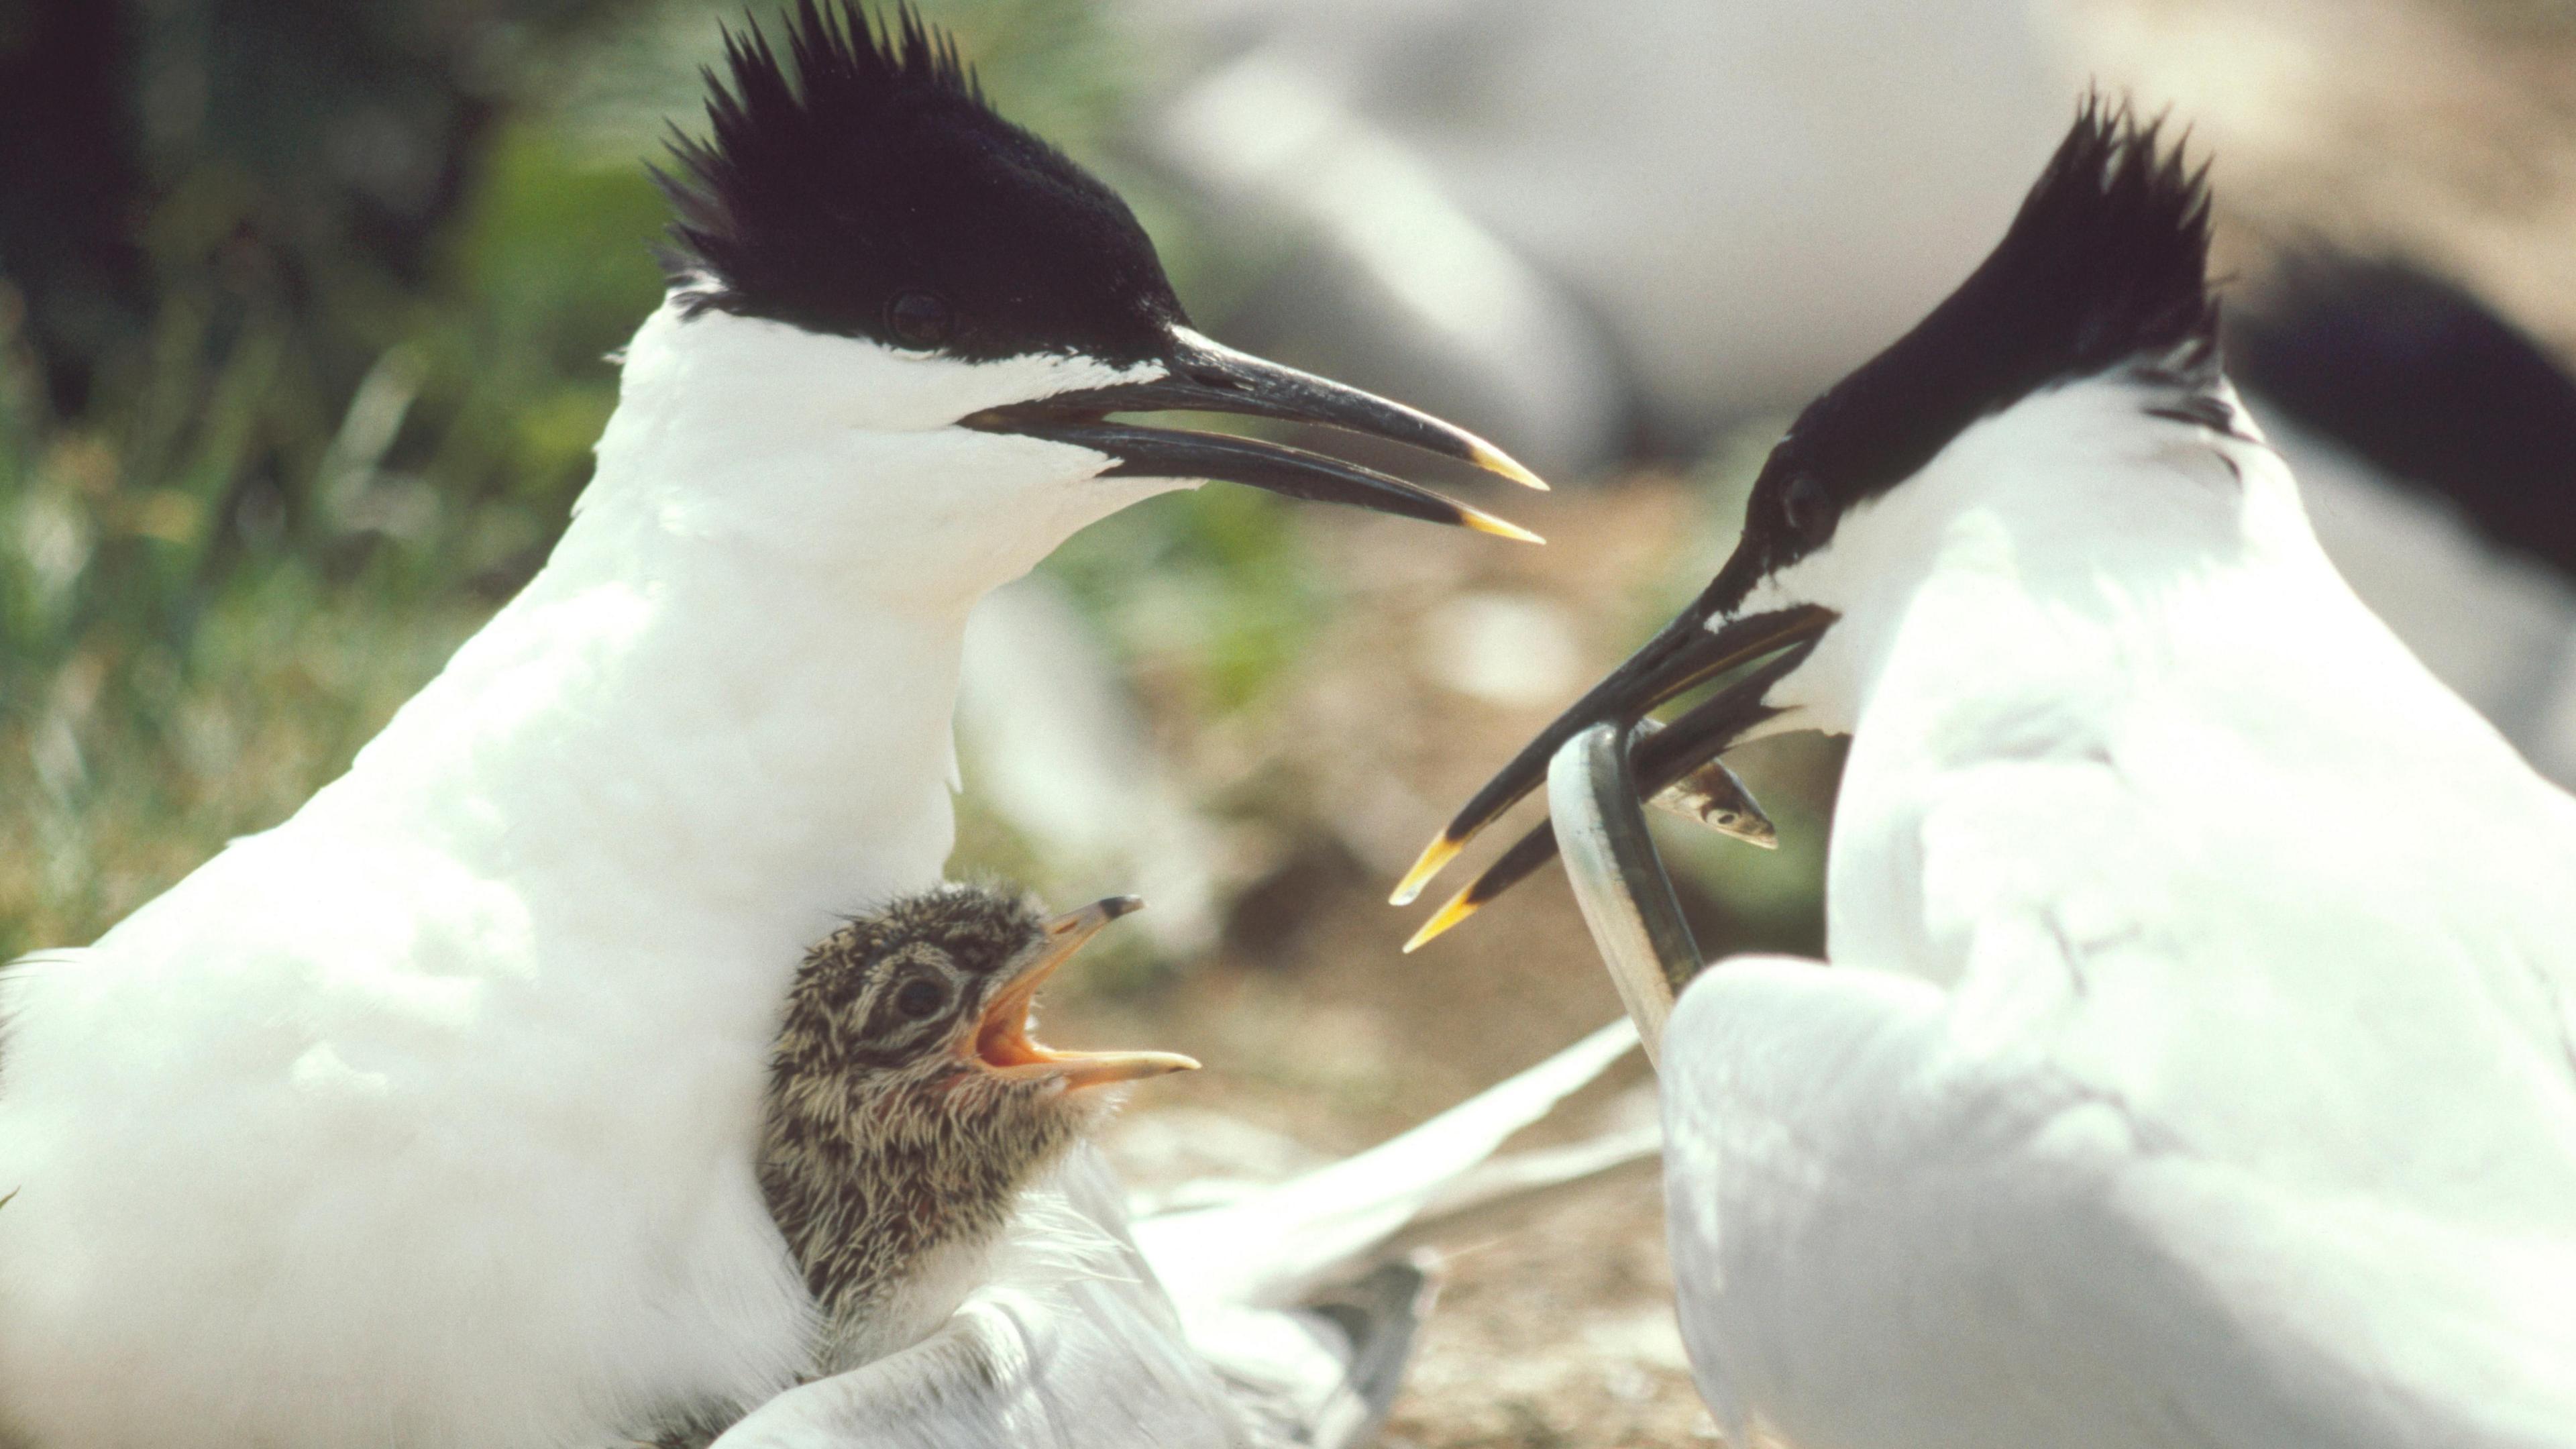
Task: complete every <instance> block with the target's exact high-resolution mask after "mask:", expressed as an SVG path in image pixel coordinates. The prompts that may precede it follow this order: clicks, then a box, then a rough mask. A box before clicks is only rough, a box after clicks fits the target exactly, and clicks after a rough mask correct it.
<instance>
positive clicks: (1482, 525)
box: [1465, 509, 1547, 544]
mask: <svg viewBox="0 0 2576 1449" xmlns="http://www.w3.org/2000/svg"><path fill="white" fill-rule="evenodd" d="M1465 518H1466V523H1467V526H1468V527H1469V528H1472V529H1474V530H1476V531H1477V532H1478V533H1490V534H1492V535H1493V536H1494V537H1496V538H1508V539H1510V540H1511V541H1512V542H1514V543H1542V544H1543V543H1545V542H1547V540H1546V539H1543V538H1541V537H1539V536H1538V535H1537V534H1535V533H1532V532H1530V531H1529V530H1528V529H1526V528H1523V527H1521V526H1520V525H1519V524H1517V523H1514V522H1512V521H1510V520H1509V519H1503V518H1496V517H1494V516H1493V515H1492V514H1490V513H1478V512H1476V511H1475V510H1473V509H1468V510H1465Z"/></svg>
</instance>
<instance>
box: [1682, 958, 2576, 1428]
mask: <svg viewBox="0 0 2576 1449" xmlns="http://www.w3.org/2000/svg"><path fill="white" fill-rule="evenodd" d="M1670 1040H1671V1041H1672V1043H1673V1045H1672V1047H1671V1049H1670V1050H1669V1051H1668V1052H1667V1055H1666V1071H1667V1073H1668V1080H1667V1091H1666V1099H1665V1100H1666V1129H1667V1133H1668V1137H1669V1140H1670V1142H1671V1144H1672V1146H1671V1147H1670V1149H1669V1152H1668V1166H1667V1183H1668V1188H1669V1190H1668V1208H1669V1215H1670V1230H1671V1234H1672V1250H1673V1262H1674V1270H1675V1274H1676V1277H1677V1279H1678V1281H1679V1284H1680V1294H1681V1300H1682V1301H1681V1310H1682V1322H1683V1336H1684V1338H1685V1340H1686V1341H1687V1342H1688V1344H1689V1346H1690V1349H1691V1357H1692V1362H1693V1364H1694V1365H1695V1366H1696V1367H1697V1368H1698V1370H1699V1373H1700V1377H1701V1386H1702V1390H1703V1392H1704V1393H1706V1394H1707V1396H1708V1398H1709V1400H1710V1402H1711V1404H1712V1405H1713V1406H1715V1407H1716V1408H1717V1410H1718V1412H1719V1414H1720V1417H1721V1419H1722V1420H1725V1421H1727V1422H1728V1424H1729V1427H1730V1430H1732V1431H1734V1432H1735V1433H1738V1434H1740V1433H1741V1432H1742V1430H1743V1429H1744V1428H1745V1427H1746V1426H1745V1424H1744V1420H1745V1418H1746V1417H1747V1412H1746V1410H1747V1407H1748V1406H1760V1407H1761V1408H1762V1410H1763V1411H1764V1412H1763V1414H1762V1415H1761V1416H1760V1417H1758V1418H1757V1419H1756V1422H1758V1423H1762V1424H1763V1425H1764V1426H1765V1427H1766V1428H1768V1429H1770V1430H1771V1431H1772V1432H1775V1433H1777V1434H1779V1435H1781V1436H1782V1437H1784V1438H1787V1439H1790V1440H1792V1441H1794V1442H1805V1443H1819V1444H1833V1443H1904V1444H1909V1445H1921V1446H1927V1449H1933V1446H1945V1445H1957V1446H1961V1449H1966V1446H1970V1445H1975V1446H1980V1449H1993V1446H2023V1445H2030V1446H2039V1445H2069V1444H2085V1445H2091V1446H2100V1449H2147V1446H2169V1445H2170V1446H2202V1445H2228V1446H2239V1445H2303V1446H2306V1445H2314V1446H2351V1449H2365V1446H2366V1449H2397V1446H2402V1445H2421V1444H2437V1443H2438V1444H2445V1445H2463V1446H2517V1449H2527V1446H2542V1445H2551V1446H2560V1449H2564V1446H2567V1445H2569V1444H2576V1375H2571V1374H2569V1373H2568V1372H2567V1369H2566V1366H2567V1365H2568V1364H2570V1363H2576V1315H2571V1314H2569V1313H2568V1312H2567V1309H2566V1305H2567V1304H2568V1303H2570V1302H2576V1248H2571V1246H2570V1245H2571V1243H2576V1236H2570V1235H2567V1234H2564V1233H2561V1234H2559V1235H2557V1236H2555V1237H2554V1238H2552V1237H2550V1236H2548V1235H2544V1234H2538V1233H2514V1232H2502V1231H2494V1230H2491V1229H2489V1228H2488V1226H2487V1225H2485V1224H2481V1223H2478V1222H2474V1221H2461V1220H2458V1219H2456V1218H2453V1217H2450V1216H2448V1215H2446V1214H2440V1213H2431V1212H2425V1211H2420V1210H2417V1209H2415V1208H2413V1207H2411V1206H2410V1205H2408V1204H2407V1203H2405V1202H2404V1201H2402V1200H2399V1199H2389V1198H2376V1199H2375V1198H2373V1197H2371V1196H2369V1195H2366V1194H2361V1193H2355V1192H2352V1191H2349V1190H2339V1191H2334V1192H2316V1191H2309V1190H2307V1185H2306V1184H2305V1183H2302V1182H2300V1181H2298V1180H2296V1179H2295V1178H2290V1177H2285V1176H2276V1175H2272V1174H2268V1173H2266V1172H2265V1171H2263V1170H2262V1169H2263V1167H2264V1164H2263V1163H2262V1162H2260V1161H2259V1160H2256V1161H2246V1160H2239V1159H2231V1158H2229V1157H2227V1156H2223V1155H2218V1154H2215V1153H2212V1152H2210V1151H2208V1150H2206V1149H2205V1148H2203V1147H2202V1146H2201V1145H2199V1144H2197V1143H2195V1142H2193V1141H2191V1140H2190V1139H2189V1138H2188V1137H2186V1136H2184V1135H2183V1134H2180V1133H2177V1132H2176V1131H2174V1130H2173V1128H2172V1127H2171V1126H2170V1124H2168V1123H2166V1122H2164V1121H2161V1120H2159V1117H2158V1114H2157V1111H2156V1104H2155V1103H2154V1102H2153V1101H2141V1100H2134V1099H2126V1098H2123V1097H2121V1096H2119V1095H2117V1094H2114V1093H2107V1092H2105V1091H2103V1090H2101V1089H2100V1088H2099V1087H2098V1086H2095V1085H2092V1084H2088V1083H2086V1082H2084V1081H2082V1080H2080V1079H2079V1078H2078V1077H2076V1076H2075V1075H2074V1074H2072V1073H2069V1072H2067V1071H2066V1070H2064V1069H2063V1068H2062V1066H2061V1065H2060V1064H2059V1063H2057V1062H2055V1061H2052V1060H2051V1059H2050V1058H2049V1056H2048V1055H2047V1053H2046V1051H2045V1049H2044V1048H2034V1047H2031V1046H2028V1045H2018V1046H2014V1045H2003V1044H1999V1043H1997V1042H1996V1040H1995V1038H1993V1037H1991V1036H1988V1035H1985V1034H1983V1033H1979V1032H1973V1031H1962V1030H1961V1028H1960V1022H1959V1019H1958V1015H1957V1006H1956V1002H1955V999H1954V998H1953V997H1952V996H1950V995H1949V994H1948V993H1945V992H1943V991H1942V990H1940V989H1939V988H1937V987H1934V986H1932V985H1929V984H1928V983H1925V982H1922V981H1919V980H1913V979H1908V978H1903V977H1897V976H1893V975H1889V974H1886V973H1882V972H1875V971H1867V970H1852V969H1831V970H1829V969H1824V968H1821V967H1819V966H1817V965H1815V964H1813V963H1805V962H1790V961H1779V960H1744V961H1735V962H1729V963H1727V964H1725V965H1723V966H1720V967H1718V968H1716V969H1713V970H1712V971H1710V972H1708V973H1707V974H1706V976H1704V977H1703V978H1702V980H1701V981H1699V982H1698V983H1695V984H1694V986H1693V987H1692V989H1691V990H1690V991H1689V992H1688V993H1686V994H1685V996H1684V998H1683V1001H1682V1004H1681V1007H1680V1010H1679V1011H1678V1013H1677V1014H1676V1015H1675V1017H1674V1019H1673V1025H1672V1035H1671V1038H1670ZM1802 1384H1803V1385H1807V1386H1816V1385H1832V1386H1833V1390H1834V1391H1833V1392H1830V1393H1817V1392H1814V1391H1813V1389H1812V1388H1808V1389H1805V1390H1803V1391H1802ZM1932 1405H1938V1406H1942V1408H1941V1411H1940V1412H1938V1413H1932V1412H1927V1411H1926V1406H1932Z"/></svg>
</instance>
